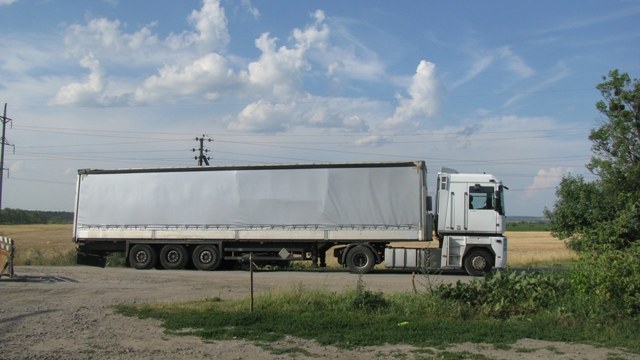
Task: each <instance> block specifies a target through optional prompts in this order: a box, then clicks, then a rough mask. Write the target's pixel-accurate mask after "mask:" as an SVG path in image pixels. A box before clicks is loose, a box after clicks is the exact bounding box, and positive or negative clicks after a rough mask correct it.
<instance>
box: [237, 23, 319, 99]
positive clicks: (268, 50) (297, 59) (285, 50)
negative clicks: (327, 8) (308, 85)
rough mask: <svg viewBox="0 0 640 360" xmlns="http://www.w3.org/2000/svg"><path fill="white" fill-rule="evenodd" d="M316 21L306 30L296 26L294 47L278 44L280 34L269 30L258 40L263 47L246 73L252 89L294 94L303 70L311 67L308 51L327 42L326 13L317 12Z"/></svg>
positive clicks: (276, 93)
mask: <svg viewBox="0 0 640 360" xmlns="http://www.w3.org/2000/svg"><path fill="white" fill-rule="evenodd" d="M314 19H315V23H314V24H313V25H311V26H308V27H307V28H305V29H304V30H300V29H294V30H293V35H292V39H293V40H294V43H293V45H292V46H291V47H287V46H281V47H279V48H277V45H276V44H277V41H278V39H277V38H274V37H271V36H270V34H269V33H264V34H262V35H260V36H259V37H258V38H257V39H256V40H255V45H256V48H258V49H259V50H260V51H261V54H260V58H259V59H258V60H257V61H253V62H251V63H249V65H248V67H247V70H246V71H244V72H243V75H244V77H245V78H246V81H247V83H248V86H249V87H250V88H251V90H254V91H257V92H258V93H262V94H268V95H273V96H275V97H276V98H280V99H287V98H290V97H292V96H294V95H295V94H296V93H297V91H298V88H299V82H300V80H301V72H302V71H307V70H310V64H309V62H308V60H307V52H308V51H309V49H311V48H324V47H325V46H326V44H327V40H328V34H329V28H328V27H327V26H326V24H323V23H322V22H323V21H324V13H323V12H321V11H316V12H315V13H314Z"/></svg>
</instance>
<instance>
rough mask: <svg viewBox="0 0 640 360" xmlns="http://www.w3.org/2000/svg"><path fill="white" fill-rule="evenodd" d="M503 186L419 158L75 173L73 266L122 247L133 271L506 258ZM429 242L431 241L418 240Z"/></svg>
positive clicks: (439, 263)
mask: <svg viewBox="0 0 640 360" xmlns="http://www.w3.org/2000/svg"><path fill="white" fill-rule="evenodd" d="M504 189H506V187H505V186H503V185H502V183H501V181H500V180H499V179H497V178H496V177H494V176H492V175H489V174H459V173H457V172H455V171H453V170H451V169H443V171H441V172H439V173H438V174H437V185H436V189H435V201H434V197H433V196H429V194H428V190H427V166H426V164H425V162H424V161H396V162H376V163H328V164H275V165H236V166H206V167H179V168H141V169H80V170H78V178H77V187H76V198H75V212H74V225H73V240H74V242H75V243H76V247H77V255H78V257H77V258H78V263H80V264H90V265H102V266H104V264H105V258H106V257H107V256H108V255H109V254H111V253H122V254H124V257H125V261H126V263H127V265H128V266H132V267H134V268H136V269H150V268H164V269H173V270H178V269H184V268H195V269H198V270H216V269H219V268H221V267H222V266H223V265H225V264H229V263H232V262H242V261H246V260H247V258H248V257H249V255H251V258H252V260H255V261H260V262H263V263H273V264H289V263H290V262H291V261H311V262H312V265H313V266H320V267H322V266H326V253H327V252H328V251H329V250H330V249H331V250H332V252H333V256H335V257H336V259H337V262H338V263H339V264H340V265H342V266H344V267H346V268H348V269H349V271H351V272H353V273H367V272H369V271H371V270H372V269H373V267H374V266H375V265H377V264H384V267H385V268H389V269H413V270H416V269H425V268H426V269H436V268H441V269H464V270H465V271H466V272H467V273H469V274H470V275H475V276H479V275H483V274H485V273H487V272H489V271H490V270H491V269H492V268H502V267H504V266H505V265H506V261H507V238H506V237H505V236H504V235H503V232H504V231H505V207H504V200H505V199H504ZM434 239H437V240H438V242H439V243H438V246H437V247H436V246H430V247H429V246H425V245H426V244H427V242H429V241H433V240H434Z"/></svg>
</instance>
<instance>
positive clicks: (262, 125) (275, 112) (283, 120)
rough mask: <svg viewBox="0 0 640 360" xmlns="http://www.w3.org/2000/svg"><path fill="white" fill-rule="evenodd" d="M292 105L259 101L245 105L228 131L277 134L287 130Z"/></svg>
mask: <svg viewBox="0 0 640 360" xmlns="http://www.w3.org/2000/svg"><path fill="white" fill-rule="evenodd" d="M294 106H295V105H294V104H293V103H290V104H274V103H271V102H269V101H263V100H259V101H256V102H254V103H251V104H249V105H247V106H246V107H245V108H244V109H242V111H241V112H240V113H239V114H238V116H237V117H236V119H235V121H233V122H231V123H230V124H229V126H228V129H229V130H235V131H246V132H279V131H284V130H286V129H287V128H288V126H289V124H290V123H291V112H292V110H293V109H294Z"/></svg>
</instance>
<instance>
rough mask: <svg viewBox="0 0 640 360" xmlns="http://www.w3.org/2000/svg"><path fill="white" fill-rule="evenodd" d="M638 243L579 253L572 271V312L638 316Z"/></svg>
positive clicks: (639, 255)
mask: <svg viewBox="0 0 640 360" xmlns="http://www.w3.org/2000/svg"><path fill="white" fill-rule="evenodd" d="M639 258H640V244H638V243H637V242H636V243H634V244H633V245H632V246H629V247H628V248H627V249H625V250H616V249H612V248H608V249H601V250H599V251H594V252H592V253H589V254H586V253H585V254H582V256H581V257H580V260H579V261H578V262H577V263H576V264H575V266H574V268H573V269H572V271H571V276H570V281H571V285H572V287H573V288H574V290H575V297H576V304H575V305H576V306H575V307H574V309H573V310H574V311H576V312H582V313H583V314H584V315H590V316H604V315H606V316H613V317H616V318H617V317H621V316H633V317H638V315H640V261H638V259H639Z"/></svg>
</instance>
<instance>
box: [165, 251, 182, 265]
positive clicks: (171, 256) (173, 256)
mask: <svg viewBox="0 0 640 360" xmlns="http://www.w3.org/2000/svg"><path fill="white" fill-rule="evenodd" d="M167 261H169V262H170V263H172V264H175V263H177V262H178V261H180V254H179V253H178V251H177V250H171V251H169V252H168V253H167Z"/></svg>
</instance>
